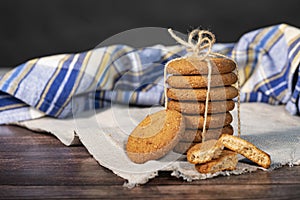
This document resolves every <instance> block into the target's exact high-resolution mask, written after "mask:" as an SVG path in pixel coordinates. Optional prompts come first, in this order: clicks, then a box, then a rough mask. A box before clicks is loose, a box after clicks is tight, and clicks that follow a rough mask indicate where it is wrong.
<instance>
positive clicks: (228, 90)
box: [167, 86, 238, 101]
mask: <svg viewBox="0 0 300 200" xmlns="http://www.w3.org/2000/svg"><path fill="white" fill-rule="evenodd" d="M206 93H207V89H206V88H202V89H177V88H168V89H167V97H168V98H171V99H175V100H190V101H205V99H206ZM237 95H238V90H237V89H236V88H235V87H233V86H226V87H216V88H210V94H209V99H210V100H226V99H233V98H235V97H236V96H237Z"/></svg>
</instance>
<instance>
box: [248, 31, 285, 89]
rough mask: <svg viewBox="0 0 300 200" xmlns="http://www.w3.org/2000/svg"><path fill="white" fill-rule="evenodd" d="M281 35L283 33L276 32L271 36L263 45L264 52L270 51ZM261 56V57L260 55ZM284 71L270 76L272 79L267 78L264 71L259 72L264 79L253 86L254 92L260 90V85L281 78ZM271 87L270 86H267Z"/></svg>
mask: <svg viewBox="0 0 300 200" xmlns="http://www.w3.org/2000/svg"><path fill="white" fill-rule="evenodd" d="M282 35H283V32H282V31H281V30H278V31H277V32H276V33H275V34H274V35H273V36H272V38H271V39H270V40H269V41H268V43H267V44H266V45H265V48H264V49H265V51H266V52H268V51H269V50H270V48H271V47H272V46H273V45H274V44H275V43H276V42H277V41H278V39H279V38H280V37H281V36H282ZM261 56H262V55H261ZM259 60H260V58H259V59H258V61H259ZM285 71H286V68H285V69H284V70H283V71H282V72H280V73H279V74H277V75H275V76H272V77H270V78H269V77H267V76H266V75H265V73H264V70H262V71H261V73H262V76H263V77H264V79H263V81H261V82H259V83H258V84H257V85H255V87H254V91H257V90H258V88H260V87H261V86H262V85H265V84H268V83H269V82H270V81H272V80H274V79H276V78H278V77H280V76H282V74H284V72H285ZM269 87H271V86H269Z"/></svg>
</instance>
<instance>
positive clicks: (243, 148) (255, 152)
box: [219, 134, 271, 168]
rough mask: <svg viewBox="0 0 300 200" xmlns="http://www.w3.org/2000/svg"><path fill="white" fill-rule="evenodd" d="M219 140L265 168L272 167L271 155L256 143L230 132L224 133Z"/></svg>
mask: <svg viewBox="0 0 300 200" xmlns="http://www.w3.org/2000/svg"><path fill="white" fill-rule="evenodd" d="M219 140H220V141H221V142H222V143H223V145H224V146H225V147H226V148H228V149H230V150H232V151H235V152H237V153H239V154H241V155H243V156H245V157H246V158H248V159H249V160H251V161H253V162H255V163H256V164H258V165H260V166H262V167H264V168H269V167H270V164H271V158H270V155H269V154H267V153H266V152H264V151H262V150H260V149H259V148H257V147H256V146H255V145H254V144H252V143H250V142H248V141H246V140H244V139H242V138H239V137H236V136H233V135H228V134H223V135H222V136H221V137H220V139H219Z"/></svg>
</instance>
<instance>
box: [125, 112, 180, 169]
mask: <svg viewBox="0 0 300 200" xmlns="http://www.w3.org/2000/svg"><path fill="white" fill-rule="evenodd" d="M184 130H185V125H184V118H183V116H182V115H181V113H179V112H177V111H175V110H161V111H159V112H156V113H153V114H151V115H148V116H147V117H146V118H145V119H144V120H143V121H142V122H141V123H140V124H139V125H138V126H137V127H136V128H135V129H134V130H133V131H132V133H131V134H130V136H129V137H128V141H127V144H126V151H127V155H128V157H129V158H130V160H132V161H133V162H135V163H144V162H146V161H148V160H155V159H159V158H161V157H163V156H164V155H165V154H167V153H168V152H169V151H170V150H172V149H173V148H174V146H175V145H176V144H177V143H178V141H179V140H180V137H181V135H182V133H183V132H184Z"/></svg>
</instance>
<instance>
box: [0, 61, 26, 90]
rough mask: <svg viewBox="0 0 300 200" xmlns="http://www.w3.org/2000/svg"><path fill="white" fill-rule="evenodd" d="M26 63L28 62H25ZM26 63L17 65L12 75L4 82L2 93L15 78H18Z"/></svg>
mask: <svg viewBox="0 0 300 200" xmlns="http://www.w3.org/2000/svg"><path fill="white" fill-rule="evenodd" d="M27 63H28V62H27ZM27 63H23V64H21V65H19V66H18V67H16V69H15V70H14V72H13V73H12V75H11V76H10V77H9V78H8V79H7V80H6V81H5V84H4V85H3V86H2V90H3V91H7V89H8V87H9V86H10V83H11V82H12V81H13V80H14V79H15V78H16V77H18V75H19V74H20V73H21V72H22V70H23V69H24V67H25V65H26V64H27Z"/></svg>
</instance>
